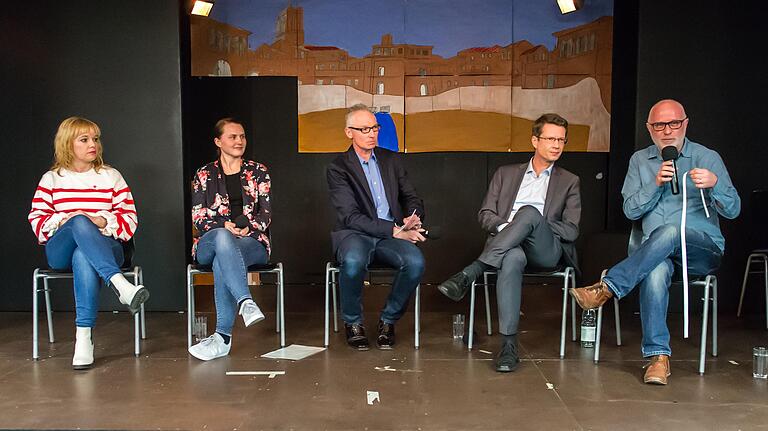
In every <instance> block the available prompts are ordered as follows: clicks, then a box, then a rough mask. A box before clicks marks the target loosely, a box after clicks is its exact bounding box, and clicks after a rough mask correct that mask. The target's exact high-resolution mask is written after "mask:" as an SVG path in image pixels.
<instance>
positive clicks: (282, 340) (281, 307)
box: [277, 263, 285, 347]
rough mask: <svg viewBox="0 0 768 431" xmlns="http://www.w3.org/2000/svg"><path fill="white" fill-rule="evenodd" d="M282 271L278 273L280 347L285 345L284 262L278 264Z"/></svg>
mask: <svg viewBox="0 0 768 431" xmlns="http://www.w3.org/2000/svg"><path fill="white" fill-rule="evenodd" d="M278 268H279V269H280V271H279V272H278V273H277V285H278V287H277V289H278V297H279V298H280V303H279V304H278V310H279V313H278V314H279V315H280V347H285V278H284V276H283V275H284V274H283V264H282V263H280V264H278Z"/></svg>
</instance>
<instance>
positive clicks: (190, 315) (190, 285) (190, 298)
mask: <svg viewBox="0 0 768 431" xmlns="http://www.w3.org/2000/svg"><path fill="white" fill-rule="evenodd" d="M193 278H194V276H193V275H192V265H187V348H190V347H192V327H193V324H194V321H195V285H194V279H193Z"/></svg>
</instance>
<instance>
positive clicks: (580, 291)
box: [568, 281, 613, 310]
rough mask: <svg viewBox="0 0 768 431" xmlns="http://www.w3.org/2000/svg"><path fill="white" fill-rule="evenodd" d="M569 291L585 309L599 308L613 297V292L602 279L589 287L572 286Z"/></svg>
mask: <svg viewBox="0 0 768 431" xmlns="http://www.w3.org/2000/svg"><path fill="white" fill-rule="evenodd" d="M568 292H569V293H570V294H571V296H573V298H574V299H576V302H578V303H579V305H580V306H581V308H583V309H585V310H591V309H593V308H597V307H599V306H601V305H603V304H605V301H607V300H609V299H611V298H613V292H611V289H609V288H608V286H606V285H605V283H603V282H602V281H598V282H597V283H595V284H593V285H591V286H587V287H579V288H572V289H569V290H568Z"/></svg>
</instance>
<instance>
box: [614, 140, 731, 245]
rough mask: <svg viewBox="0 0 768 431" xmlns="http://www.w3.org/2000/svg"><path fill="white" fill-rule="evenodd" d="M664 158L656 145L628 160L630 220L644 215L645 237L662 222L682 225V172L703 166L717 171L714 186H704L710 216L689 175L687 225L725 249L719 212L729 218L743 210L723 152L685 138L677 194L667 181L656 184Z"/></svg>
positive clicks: (624, 192) (626, 182)
mask: <svg viewBox="0 0 768 431" xmlns="http://www.w3.org/2000/svg"><path fill="white" fill-rule="evenodd" d="M662 162H663V160H662V158H661V152H660V151H659V148H658V147H657V146H656V145H651V146H649V147H648V148H645V149H642V150H639V151H637V152H636V153H635V154H633V155H632V158H631V159H630V160H629V170H628V172H627V176H626V178H625V179H624V187H622V189H621V194H622V196H623V197H624V214H625V215H626V216H627V218H629V219H631V220H639V219H642V224H643V235H644V236H643V241H645V240H646V239H648V236H649V235H650V234H651V232H653V230H654V229H656V228H657V227H659V226H661V225H664V224H674V225H678V226H679V225H680V218H681V216H682V210H683V203H682V200H683V190H682V188H683V174H684V173H685V172H688V171H690V170H691V169H694V168H703V169H707V170H709V171H711V172H712V173H714V174H715V175H717V183H715V186H714V187H712V188H709V189H703V190H704V200H705V201H706V202H707V207H708V209H709V215H710V216H709V218H707V216H706V214H705V212H704V205H703V203H702V201H701V194H700V193H699V189H697V188H696V186H695V185H694V183H693V181H691V178H690V176H687V175H686V176H685V181H686V187H687V195H688V196H687V197H688V199H687V200H688V206H687V216H686V217H687V219H686V226H687V227H688V228H690V229H695V230H698V231H701V232H703V233H705V234H707V235H708V236H709V237H710V238H711V239H712V241H713V242H714V243H715V244H717V246H718V247H719V248H720V250H722V251H725V239H724V238H723V234H722V233H721V232H720V222H719V221H718V217H717V215H718V214H720V215H721V216H723V217H725V218H728V219H732V218H735V217H736V216H738V215H739V212H741V198H740V197H739V193H738V192H737V191H736V189H735V188H734V187H733V183H732V182H731V177H730V176H729V175H728V170H727V169H726V168H725V165H724V164H723V160H722V159H721V158H720V155H719V154H718V153H717V152H715V151H713V150H710V149H709V148H707V147H705V146H703V145H700V144H697V143H696V142H693V141H691V140H689V139H688V138H685V141H684V143H683V150H682V152H681V153H680V156H679V157H678V159H677V162H676V163H677V176H678V180H679V182H680V193H679V194H677V195H673V194H672V188H671V187H670V185H668V184H666V183H665V184H663V185H662V186H661V187H659V186H657V185H656V174H657V173H658V172H659V168H660V166H661V163H662Z"/></svg>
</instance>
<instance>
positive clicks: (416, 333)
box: [413, 284, 421, 349]
mask: <svg viewBox="0 0 768 431" xmlns="http://www.w3.org/2000/svg"><path fill="white" fill-rule="evenodd" d="M420 308H421V284H417V285H416V304H414V313H413V314H414V316H413V319H414V321H413V347H414V348H416V349H418V348H419V332H421V328H420V324H421V323H420V312H421V310H420Z"/></svg>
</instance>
